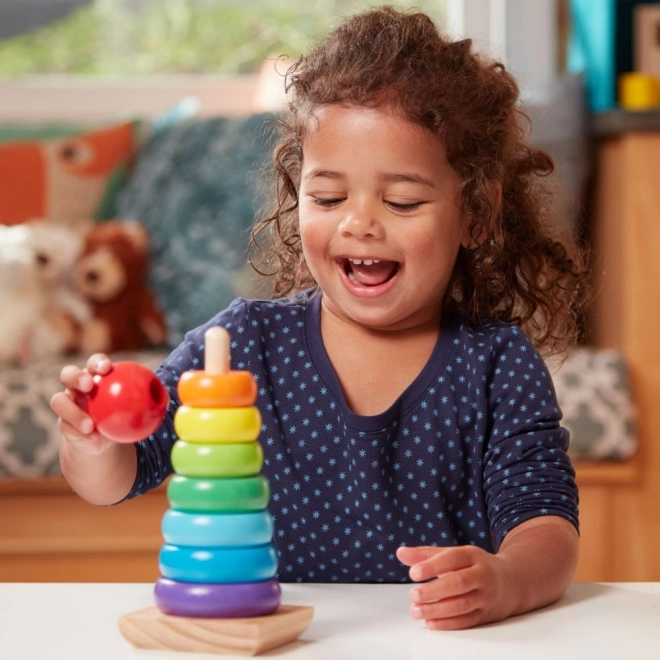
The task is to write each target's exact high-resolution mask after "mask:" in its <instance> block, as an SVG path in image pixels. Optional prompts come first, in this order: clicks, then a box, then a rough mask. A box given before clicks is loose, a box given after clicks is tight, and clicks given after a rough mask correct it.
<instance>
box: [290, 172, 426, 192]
mask: <svg viewBox="0 0 660 660" xmlns="http://www.w3.org/2000/svg"><path fill="white" fill-rule="evenodd" d="M315 178H325V179H345V178H346V177H345V176H344V175H343V174H342V173H341V172H335V171H333V170H322V169H313V170H311V171H309V172H307V174H305V176H304V177H303V179H304V180H305V181H309V180H311V179H315ZM380 178H381V179H382V180H383V181H386V182H388V183H399V182H401V183H416V184H418V185H420V186H425V187H427V188H431V189H433V190H435V188H436V185H435V183H433V181H431V180H430V179H426V178H424V177H423V176H420V175H419V174H402V173H396V172H391V173H390V172H384V173H382V174H381V175H380Z"/></svg>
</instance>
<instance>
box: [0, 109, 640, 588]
mask: <svg viewBox="0 0 660 660" xmlns="http://www.w3.org/2000/svg"><path fill="white" fill-rule="evenodd" d="M273 120H274V116H273V115H270V114H268V113H257V114H247V115H246V116H244V117H240V118H229V117H215V118H196V117H190V116H186V117H184V118H183V119H180V120H178V121H169V120H168V121H166V122H162V123H161V125H160V126H157V127H156V128H152V130H150V132H149V135H148V136H147V137H146V138H143V139H142V140H141V141H140V142H139V145H138V148H137V152H136V153H135V154H134V157H133V158H132V159H131V160H132V163H123V165H124V166H123V168H122V171H121V176H120V177H117V176H115V177H114V181H113V182H112V186H111V188H112V189H111V190H106V191H105V193H104V196H103V205H102V207H103V208H102V211H100V212H99V215H100V216H101V217H100V218H99V219H101V220H102V219H103V218H115V217H116V218H125V219H138V220H139V221H140V222H142V223H143V224H144V225H145V226H146V227H147V229H148V230H149V234H150V237H151V257H152V266H151V271H150V284H151V286H152V288H153V290H154V292H155V293H156V296H157V298H158V300H159V302H160V304H161V305H162V307H163V309H164V312H165V316H166V321H167V326H168V337H167V343H168V345H169V346H174V345H176V344H177V343H178V342H179V341H180V339H181V338H182V336H183V334H184V332H185V331H186V329H187V328H190V327H194V326H195V325H198V324H199V323H202V322H203V321H205V320H207V318H208V317H209V316H211V315H212V314H213V313H214V311H216V310H217V309H220V308H222V307H223V306H224V305H226V304H227V303H228V302H229V301H230V300H231V299H233V298H234V297H235V296H237V295H248V296H249V295H267V294H268V292H267V289H264V288H262V286H263V285H262V284H261V283H259V282H258V281H257V280H255V278H253V277H251V276H250V275H249V274H248V273H249V271H248V269H247V266H246V263H245V261H246V259H245V250H246V245H247V236H248V232H249V228H250V225H251V223H252V221H253V218H254V213H255V211H256V209H257V208H258V206H259V203H260V201H261V199H262V194H263V192H262V188H261V183H260V181H261V179H260V175H259V173H260V170H261V168H262V166H263V164H264V163H265V161H266V159H267V158H268V154H269V148H268V147H269V140H270V130H271V127H272V125H273ZM129 165H130V167H129ZM1 185H2V183H1V182H0V186H1ZM166 350H167V347H163V350H156V351H154V350H149V351H142V352H139V353H133V354H121V355H117V356H115V359H133V360H136V361H139V362H141V363H143V364H145V365H147V366H149V367H155V366H156V365H157V364H158V363H159V361H160V360H161V359H162V358H163V356H164V355H165V354H166ZM84 359H85V358H84V356H75V357H74V358H72V359H71V358H68V359H61V358H51V359H47V360H41V361H38V362H36V363H32V364H28V365H22V366H12V367H9V368H4V369H2V371H1V372H0V497H2V502H1V503H0V528H1V529H2V530H3V534H2V535H0V580H16V581H26V580H29V581H51V580H52V581H111V580H116V581H150V580H153V579H155V578H156V577H157V566H156V554H157V551H158V548H159V547H160V545H161V544H162V539H161V536H160V520H161V518H162V514H163V513H164V512H165V510H166V509H167V506H168V505H167V500H166V497H165V493H164V490H163V488H162V487H161V488H159V489H157V490H156V491H154V492H152V493H150V494H148V495H146V496H144V497H142V498H138V500H136V501H132V502H129V503H127V504H123V505H121V506H119V507H93V506H91V505H88V504H86V503H84V502H82V501H81V500H80V499H79V498H78V497H77V496H76V495H75V494H73V493H72V492H71V491H70V489H69V488H68V486H67V485H66V483H65V482H64V481H63V479H62V478H61V473H60V470H59V463H58V446H59V433H58V430H57V426H56V419H55V417H54V415H53V414H52V413H51V411H50V409H49V406H48V402H49V399H50V397H51V396H52V394H53V393H54V392H55V391H57V390H58V389H59V388H60V385H59V380H58V376H59V371H60V369H61V367H62V365H63V364H64V363H66V362H70V361H72V360H73V361H77V362H78V363H80V364H82V363H83V362H84ZM550 367H551V370H552V373H553V378H554V380H555V385H556V388H557V391H558V396H559V398H560V403H561V405H562V409H563V410H564V414H565V422H566V425H567V426H568V427H569V429H570V430H571V435H572V438H573V440H572V445H571V454H572V456H573V459H574V461H575V463H576V467H577V473H578V481H579V484H580V487H581V498H582V506H581V518H582V529H583V532H582V534H583V556H582V559H581V563H580V569H579V572H578V578H580V579H599V580H609V579H615V578H616V575H615V574H614V573H613V572H612V571H613V568H612V566H611V565H610V564H609V563H608V557H607V552H606V549H607V547H608V544H609V543H610V541H611V539H610V538H609V535H611V530H609V529H608V528H607V524H606V515H607V511H606V510H607V506H608V499H607V498H608V497H609V496H610V494H611V491H612V489H616V488H625V487H627V486H629V485H630V484H634V483H635V482H636V480H638V479H639V465H638V461H637V459H636V458H635V456H636V452H637V449H638V447H637V438H636V434H635V419H634V405H633V399H632V394H631V390H630V387H629V382H628V375H627V370H626V365H625V363H624V361H623V360H622V358H621V356H620V355H619V354H618V353H616V352H615V351H596V350H593V349H590V348H588V347H581V348H579V349H577V350H575V351H574V352H573V353H572V354H571V355H570V356H569V357H568V359H567V360H566V361H564V362H562V363H553V364H551V365H550Z"/></svg>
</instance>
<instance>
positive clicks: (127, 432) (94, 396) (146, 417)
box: [87, 362, 169, 443]
mask: <svg viewBox="0 0 660 660" xmlns="http://www.w3.org/2000/svg"><path fill="white" fill-rule="evenodd" d="M93 381H94V387H93V388H92V390H91V392H90V393H89V394H88V396H87V413H88V414H89V416H90V417H91V418H92V419H93V420H94V425H95V426H96V430H97V431H98V432H99V433H101V435H104V436H105V437H106V438H110V440H114V441H115V442H125V443H129V442H138V441H139V440H144V439H145V438H146V437H148V436H149V435H151V434H152V433H153V432H154V431H155V430H156V429H157V428H158V427H159V426H160V424H161V422H162V421H163V417H164V416H165V411H166V409H167V405H168V403H169V396H168V394H167V390H166V389H165V387H164V386H163V384H162V383H161V382H160V380H158V377H157V376H156V374H154V372H153V371H151V369H148V368H147V367H144V366H142V365H141V364H138V363H137V362H115V363H114V364H113V365H112V369H111V370H110V371H109V372H108V373H107V374H104V375H103V376H101V375H99V374H96V375H95V376H94V377H93Z"/></svg>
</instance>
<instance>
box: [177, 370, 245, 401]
mask: <svg viewBox="0 0 660 660" xmlns="http://www.w3.org/2000/svg"><path fill="white" fill-rule="evenodd" d="M178 392H179V399H181V403H184V404H185V405H187V406H190V407H191V408H242V407H244V406H252V405H254V402H255V401H256V400H257V382H256V381H255V380H254V376H252V373H251V372H249V371H228V372H227V373H225V374H209V373H206V371H201V370H200V371H185V372H184V373H183V374H181V378H180V379H179V386H178Z"/></svg>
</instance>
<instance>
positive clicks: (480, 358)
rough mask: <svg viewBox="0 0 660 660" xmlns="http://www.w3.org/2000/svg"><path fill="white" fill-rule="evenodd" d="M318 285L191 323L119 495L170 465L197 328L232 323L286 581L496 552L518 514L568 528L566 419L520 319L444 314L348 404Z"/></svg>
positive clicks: (238, 304) (199, 339)
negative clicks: (162, 414)
mask: <svg viewBox="0 0 660 660" xmlns="http://www.w3.org/2000/svg"><path fill="white" fill-rule="evenodd" d="M320 302H321V295H320V294H319V295H311V293H309V292H307V293H304V294H301V295H299V296H296V297H294V298H291V299H285V300H278V301H255V300H253V301H249V300H244V299H238V300H236V301H234V302H233V303H232V304H231V306H230V307H229V308H228V309H226V310H225V311H223V312H221V313H220V314H218V315H217V316H216V317H214V318H213V319H211V321H209V322H208V323H207V324H205V325H204V326H201V327H199V328H197V329H196V330H193V331H192V332H190V333H188V334H187V335H186V337H185V339H184V341H183V342H182V344H181V345H180V346H179V347H178V348H177V349H176V350H175V351H173V353H172V354H171V355H170V356H169V357H168V359H167V360H166V361H165V362H164V363H163V365H162V366H161V367H160V368H159V370H158V375H159V377H160V378H161V379H162V381H163V383H164V384H165V385H166V387H167V388H168V391H169V393H170V396H171V397H172V403H171V405H170V408H169V410H168V415H167V417H166V419H165V421H164V423H163V425H162V427H161V428H160V429H159V430H158V431H157V432H156V433H155V434H154V435H153V436H151V437H149V438H148V439H147V440H145V441H143V442H141V443H138V445H136V446H137V451H138V474H137V478H136V481H135V484H134V486H133V488H132V490H131V492H130V493H129V495H128V497H134V496H136V495H138V494H140V493H143V492H145V491H147V490H149V489H150V488H153V487H154V486H156V485H158V484H159V483H161V482H162V481H163V480H164V479H165V478H166V477H167V476H168V475H169V474H170V473H171V472H172V467H171V463H170V450H171V447H172V444H173V442H174V441H175V440H176V436H175V433H174V427H173V416H174V413H175V411H176V408H177V407H178V406H179V405H180V402H179V400H178V398H177V392H176V385H177V382H178V379H179V375H180V374H181V373H182V372H183V371H187V370H190V369H202V368H203V365H204V332H205V331H206V330H207V329H208V328H209V327H211V326H213V325H221V326H223V327H225V328H226V329H227V330H228V331H229V332H230V334H231V338H232V342H231V351H232V353H231V360H232V368H233V369H246V370H249V371H251V372H252V373H253V374H254V377H255V379H256V380H257V384H258V388H259V395H258V399H257V404H256V405H257V406H258V407H259V409H260V411H261V414H262V417H263V425H262V431H261V435H260V437H259V441H260V443H261V444H262V446H263V449H264V454H265V462H264V467H263V470H262V472H263V474H264V475H265V476H266V477H267V478H268V480H269V482H270V485H271V491H272V495H271V501H270V505H269V509H270V511H271V513H272V515H273V517H274V520H275V535H274V541H275V544H276V546H277V549H278V552H279V555H280V561H279V572H278V578H279V579H280V580H281V581H283V582H292V581H298V582H303V581H311V582H398V581H408V568H407V567H405V566H404V565H403V564H401V563H400V562H399V561H398V560H397V559H396V557H395V551H396V549H397V548H398V547H399V546H400V545H409V546H416V545H437V546H451V545H464V544H474V545H477V546H479V547H481V548H484V549H485V550H487V551H489V552H495V551H496V550H497V549H498V548H499V546H500V544H501V543H502V540H503V539H504V537H505V536H506V534H507V533H508V532H509V531H510V530H511V529H513V528H514V527H515V526H516V525H518V524H520V523H522V522H523V521H525V520H529V519H530V518H534V517H537V516H544V515H555V516H561V517H563V518H565V519H567V520H569V521H570V522H571V523H573V524H574V525H575V526H576V527H577V525H578V509H577V500H578V496H577V488H576V485H575V481H574V471H573V468H572V466H571V463H570V461H569V458H568V456H567V454H566V450H567V447H568V432H567V431H566V430H565V429H563V428H562V427H561V426H560V425H559V419H560V417H561V414H560V411H559V407H558V405H557V400H556V397H555V393H554V388H553V384H552V381H551V378H550V376H549V373H548V371H547V369H546V366H545V364H544V362H543V360H542V358H541V357H540V356H539V354H538V352H537V351H536V349H535V348H534V346H533V345H532V343H531V342H530V341H529V339H528V338H527V336H526V335H525V334H524V332H523V331H522V330H520V328H518V327H517V326H515V325H511V324H506V323H502V322H493V323H487V324H484V325H483V326H481V327H479V328H476V329H475V328H470V327H468V326H467V325H465V324H463V323H460V322H458V321H457V320H456V319H454V318H452V317H451V316H449V315H445V318H444V320H443V324H442V328H441V331H440V334H439V337H438V341H437V343H436V346H435V348H434V350H433V353H432V355H431V357H430V359H429V360H428V363H427V364H426V366H425V367H424V369H423V370H422V372H421V373H420V374H419V376H418V377H417V379H416V380H415V381H414V382H413V383H412V384H411V385H410V386H409V387H408V388H407V389H406V390H405V391H404V392H403V393H402V394H401V396H400V397H399V398H398V399H397V400H396V401H395V403H394V404H393V405H392V406H391V407H390V408H389V409H388V410H386V411H385V412H383V413H381V414H379V415H374V416H366V417H365V416H360V415H356V414H354V413H353V412H351V410H349V408H348V406H347V404H346V401H345V399H344V396H343V394H342V391H341V388H340V385H339V381H338V379H337V376H336V374H335V372H334V370H333V368H332V365H331V363H330V361H329V359H328V356H327V354H326V352H325V348H324V346H323V343H322V340H321V332H320Z"/></svg>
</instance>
